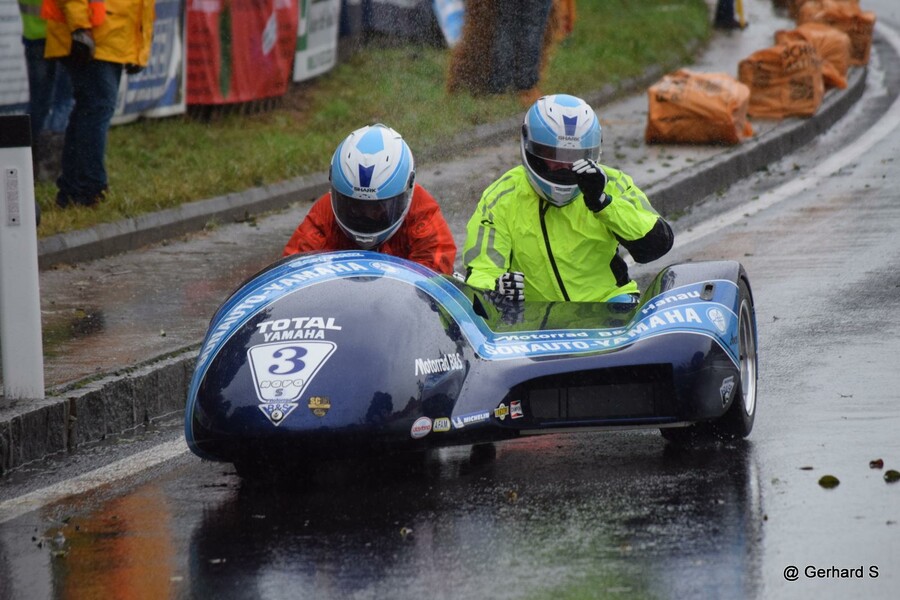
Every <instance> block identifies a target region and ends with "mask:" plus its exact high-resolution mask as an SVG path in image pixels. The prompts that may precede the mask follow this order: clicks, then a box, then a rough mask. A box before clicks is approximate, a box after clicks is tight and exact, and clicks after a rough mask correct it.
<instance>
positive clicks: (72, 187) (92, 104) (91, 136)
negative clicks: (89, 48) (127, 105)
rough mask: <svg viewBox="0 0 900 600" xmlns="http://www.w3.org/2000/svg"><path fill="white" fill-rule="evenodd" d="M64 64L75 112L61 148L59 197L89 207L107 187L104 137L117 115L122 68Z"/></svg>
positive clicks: (98, 62) (97, 62)
mask: <svg viewBox="0 0 900 600" xmlns="http://www.w3.org/2000/svg"><path fill="white" fill-rule="evenodd" d="M63 64H65V66H66V70H67V71H68V72H69V75H70V76H71V78H72V90H73V93H74V96H75V108H74V109H72V114H71V115H69V126H68V127H67V128H66V139H65V142H64V144H63V155H62V175H60V177H59V179H57V180H56V186H57V187H58V188H59V191H60V193H62V194H64V195H65V196H67V197H68V198H70V199H71V200H72V201H74V202H76V203H78V204H92V203H93V202H94V201H95V199H97V198H98V197H99V196H100V195H102V194H103V193H104V192H105V191H106V188H107V185H108V183H109V181H108V179H107V176H106V136H107V134H108V133H109V123H110V121H111V120H112V117H113V113H115V112H116V99H117V97H118V94H119V80H120V79H121V77H122V65H120V64H118V63H111V62H106V61H103V60H92V61H90V62H89V63H88V64H86V65H73V64H72V63H71V62H70V61H68V60H64V62H63Z"/></svg>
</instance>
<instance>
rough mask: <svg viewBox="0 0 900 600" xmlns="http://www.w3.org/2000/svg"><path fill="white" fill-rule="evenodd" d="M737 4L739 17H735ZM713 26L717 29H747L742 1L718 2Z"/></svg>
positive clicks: (725, 0) (728, 0)
mask: <svg viewBox="0 0 900 600" xmlns="http://www.w3.org/2000/svg"><path fill="white" fill-rule="evenodd" d="M735 4H737V15H735ZM713 25H715V27H716V28H717V29H743V28H744V27H746V26H747V23H746V21H744V7H743V4H742V3H741V0H718V1H717V2H716V15H715V18H714V19H713Z"/></svg>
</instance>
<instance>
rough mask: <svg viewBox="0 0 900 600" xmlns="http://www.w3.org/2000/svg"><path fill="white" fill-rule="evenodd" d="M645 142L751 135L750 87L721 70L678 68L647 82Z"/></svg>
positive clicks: (721, 140) (720, 140)
mask: <svg viewBox="0 0 900 600" xmlns="http://www.w3.org/2000/svg"><path fill="white" fill-rule="evenodd" d="M648 95H649V98H650V111H649V117H648V120H647V129H646V131H645V133H644V138H645V140H646V141H647V143H648V144H653V143H657V144H666V143H668V144H672V143H675V144H678V143H684V144H737V143H738V142H740V141H741V140H742V139H743V138H746V137H750V136H751V135H753V127H752V126H751V125H750V122H749V121H747V106H748V104H749V100H750V90H749V89H748V88H747V86H746V85H744V84H742V83H741V82H739V81H738V80H736V79H735V78H734V77H732V76H730V75H727V74H725V73H698V72H695V71H690V70H688V69H680V70H678V71H675V72H674V73H670V74H668V75H666V76H665V77H663V78H662V79H661V80H659V81H658V82H656V83H655V84H653V85H652V86H650V89H649V90H648Z"/></svg>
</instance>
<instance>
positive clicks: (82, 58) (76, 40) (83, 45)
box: [69, 29, 96, 67]
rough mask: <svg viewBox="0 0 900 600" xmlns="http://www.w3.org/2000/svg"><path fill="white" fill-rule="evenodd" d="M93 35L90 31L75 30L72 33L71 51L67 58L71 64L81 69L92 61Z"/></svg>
mask: <svg viewBox="0 0 900 600" xmlns="http://www.w3.org/2000/svg"><path fill="white" fill-rule="evenodd" d="M95 49H96V47H95V46H94V35H93V34H92V33H91V30H90V29H76V30H75V31H73V32H72V49H71V50H70V51H69V57H70V58H71V60H72V63H73V64H75V65H77V66H79V67H83V66H84V65H86V64H88V63H89V62H91V61H92V60H93V59H94V50H95Z"/></svg>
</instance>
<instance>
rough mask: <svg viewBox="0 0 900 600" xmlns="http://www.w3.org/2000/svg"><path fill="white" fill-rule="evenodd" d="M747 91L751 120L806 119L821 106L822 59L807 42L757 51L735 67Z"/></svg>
mask: <svg viewBox="0 0 900 600" xmlns="http://www.w3.org/2000/svg"><path fill="white" fill-rule="evenodd" d="M738 79H739V80H740V81H741V82H742V83H744V84H745V85H746V86H747V87H749V88H750V106H749V108H748V109H747V114H749V115H750V116H751V117H763V118H771V119H781V118H784V117H810V116H812V115H814V114H815V112H816V111H817V110H818V109H819V106H820V105H821V104H822V98H823V97H824V95H825V84H824V82H823V79H822V59H821V58H819V54H818V53H817V52H816V49H815V47H813V45H812V44H810V43H809V42H792V41H789V42H786V43H784V44H779V45H777V46H772V47H771V48H763V49H762V50H757V51H756V52H754V53H753V54H751V55H750V56H748V57H747V58H745V59H744V60H742V61H741V62H740V64H739V65H738Z"/></svg>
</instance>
